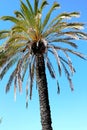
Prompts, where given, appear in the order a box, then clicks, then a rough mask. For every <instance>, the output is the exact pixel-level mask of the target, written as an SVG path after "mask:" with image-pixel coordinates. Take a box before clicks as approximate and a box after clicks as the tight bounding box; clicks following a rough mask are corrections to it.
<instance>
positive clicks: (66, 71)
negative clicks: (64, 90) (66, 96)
mask: <svg viewBox="0 0 87 130" xmlns="http://www.w3.org/2000/svg"><path fill="white" fill-rule="evenodd" d="M61 64H62V66H63V68H64V71H65V74H66V76H67V79H68V81H69V84H70V88H71V90H72V91H73V89H74V87H73V83H72V79H71V76H70V73H69V71H68V70H67V68H66V66H65V65H64V63H63V62H61Z"/></svg>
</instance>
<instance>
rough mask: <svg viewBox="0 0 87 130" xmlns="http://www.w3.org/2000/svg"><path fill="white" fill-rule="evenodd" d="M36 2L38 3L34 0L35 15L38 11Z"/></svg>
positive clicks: (37, 1) (37, 0)
mask: <svg viewBox="0 0 87 130" xmlns="http://www.w3.org/2000/svg"><path fill="white" fill-rule="evenodd" d="M38 4H39V0H34V14H35V15H36V14H37V12H38Z"/></svg>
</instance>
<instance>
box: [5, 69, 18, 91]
mask: <svg viewBox="0 0 87 130" xmlns="http://www.w3.org/2000/svg"><path fill="white" fill-rule="evenodd" d="M15 74H16V70H14V71H13V72H12V74H11V75H10V78H9V81H8V83H7V85H6V89H5V92H6V93H7V92H8V91H9V90H10V87H11V84H12V82H13V79H14V77H15Z"/></svg>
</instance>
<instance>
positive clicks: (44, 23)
mask: <svg viewBox="0 0 87 130" xmlns="http://www.w3.org/2000/svg"><path fill="white" fill-rule="evenodd" d="M59 7H60V5H59V4H58V3H57V2H54V4H53V6H52V7H51V9H50V10H49V11H48V13H47V15H46V17H45V19H44V22H43V25H42V30H43V29H44V28H45V26H46V25H47V23H48V21H49V18H50V16H51V13H52V12H53V10H54V9H56V8H59Z"/></svg>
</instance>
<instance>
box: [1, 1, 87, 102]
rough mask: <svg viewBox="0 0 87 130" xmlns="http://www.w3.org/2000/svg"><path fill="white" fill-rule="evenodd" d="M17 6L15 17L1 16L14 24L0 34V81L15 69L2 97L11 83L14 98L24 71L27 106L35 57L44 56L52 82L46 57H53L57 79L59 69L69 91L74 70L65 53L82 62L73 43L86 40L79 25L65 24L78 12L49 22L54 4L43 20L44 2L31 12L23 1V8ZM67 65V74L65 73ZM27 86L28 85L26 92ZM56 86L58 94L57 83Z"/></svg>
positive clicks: (58, 16) (51, 67) (37, 3)
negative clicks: (11, 69) (64, 77)
mask: <svg viewBox="0 0 87 130" xmlns="http://www.w3.org/2000/svg"><path fill="white" fill-rule="evenodd" d="M20 3H21V10H20V11H15V12H14V14H15V17H13V16H3V17H1V18H0V19H2V20H5V21H6V20H9V21H11V22H13V23H14V25H13V26H12V28H11V29H9V30H2V31H0V39H5V42H4V44H2V45H0V69H1V70H0V79H2V78H3V77H4V75H5V74H6V72H7V71H8V70H9V69H10V68H11V66H13V65H15V69H14V70H13V72H12V74H11V75H10V78H9V81H8V83H7V86H6V93H7V92H8V91H9V89H10V86H11V84H12V82H13V81H14V94H15V96H16V88H17V86H18V87H19V91H20V92H21V91H22V82H23V81H24V77H25V75H26V72H27V70H28V72H29V80H27V85H26V99H27V102H28V89H29V90H30V98H31V96H32V86H33V80H34V76H35V73H36V70H35V68H36V57H35V56H36V55H37V54H43V55H44V59H45V63H46V65H47V68H48V70H49V72H50V75H51V76H52V78H56V74H55V70H54V68H53V66H52V62H51V60H50V58H49V57H48V53H51V54H53V55H54V56H55V58H56V60H57V64H58V70H59V71H58V72H59V75H61V68H62V69H64V71H65V73H66V76H67V79H68V81H69V83H70V87H71V89H72V90H73V85H72V80H71V74H72V73H74V72H75V69H74V67H73V65H72V62H71V59H70V57H69V53H72V54H74V55H77V56H79V57H80V58H83V59H84V55H83V54H81V53H79V52H77V51H75V50H74V49H77V44H76V43H74V40H79V39H85V40H87V34H85V33H84V32H82V31H81V29H82V28H83V27H84V24H83V23H79V22H67V20H66V19H70V18H72V17H78V16H79V15H80V14H79V13H78V12H70V13H66V12H64V13H61V14H58V15H57V16H56V17H55V18H53V19H52V20H51V19H50V16H51V14H52V12H53V11H54V10H55V9H57V8H59V7H60V5H59V4H58V3H57V2H54V3H53V5H52V7H51V8H50V10H49V11H48V12H47V14H46V16H45V18H44V20H43V19H42V12H43V9H44V8H45V6H46V5H48V2H47V0H42V2H41V4H40V5H39V0H34V8H32V6H31V4H30V2H29V0H26V4H25V3H24V2H23V1H20ZM59 43H61V44H59ZM62 44H65V45H66V47H65V45H64V46H61V45H62ZM67 45H69V46H71V47H72V49H70V48H69V47H68V48H67ZM63 55H64V56H65V57H66V58H64V57H63ZM67 65H68V67H69V68H70V70H68V68H67ZM28 81H30V82H28ZM28 83H30V87H29V88H28ZM57 85H58V91H59V84H58V81H57Z"/></svg>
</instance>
